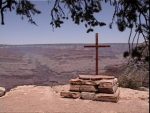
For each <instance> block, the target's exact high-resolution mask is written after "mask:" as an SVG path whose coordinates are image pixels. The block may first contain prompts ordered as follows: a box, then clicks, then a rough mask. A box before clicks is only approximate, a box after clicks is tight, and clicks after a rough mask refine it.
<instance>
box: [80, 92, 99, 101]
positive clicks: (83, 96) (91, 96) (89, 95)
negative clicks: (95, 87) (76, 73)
mask: <svg viewBox="0 0 150 113" xmlns="http://www.w3.org/2000/svg"><path fill="white" fill-rule="evenodd" d="M95 95H96V94H95V93H90V92H81V99H84V100H94V97H95Z"/></svg>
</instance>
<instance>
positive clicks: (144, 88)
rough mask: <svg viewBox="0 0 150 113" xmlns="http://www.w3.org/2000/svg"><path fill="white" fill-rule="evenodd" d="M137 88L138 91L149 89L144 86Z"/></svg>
mask: <svg viewBox="0 0 150 113" xmlns="http://www.w3.org/2000/svg"><path fill="white" fill-rule="evenodd" d="M138 90H140V91H149V89H148V88H146V87H139V88H138Z"/></svg>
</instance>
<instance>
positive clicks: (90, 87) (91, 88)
mask: <svg viewBox="0 0 150 113" xmlns="http://www.w3.org/2000/svg"><path fill="white" fill-rule="evenodd" d="M70 91H77V92H97V91H98V88H97V87H96V86H93V85H72V84H70Z"/></svg>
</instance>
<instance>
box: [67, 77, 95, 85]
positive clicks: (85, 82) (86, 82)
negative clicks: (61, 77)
mask: <svg viewBox="0 0 150 113" xmlns="http://www.w3.org/2000/svg"><path fill="white" fill-rule="evenodd" d="M70 84H72V85H93V86H94V85H97V84H96V82H95V81H92V80H82V79H79V78H76V79H71V80H70Z"/></svg>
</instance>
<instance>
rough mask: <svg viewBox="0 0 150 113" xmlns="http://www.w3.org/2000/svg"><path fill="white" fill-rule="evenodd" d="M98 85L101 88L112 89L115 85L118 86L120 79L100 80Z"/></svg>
mask: <svg viewBox="0 0 150 113" xmlns="http://www.w3.org/2000/svg"><path fill="white" fill-rule="evenodd" d="M97 84H98V85H99V86H98V87H99V88H112V87H113V86H114V85H117V84H118V79H117V78H114V79H109V80H105V79H103V80H99V81H97Z"/></svg>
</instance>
